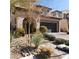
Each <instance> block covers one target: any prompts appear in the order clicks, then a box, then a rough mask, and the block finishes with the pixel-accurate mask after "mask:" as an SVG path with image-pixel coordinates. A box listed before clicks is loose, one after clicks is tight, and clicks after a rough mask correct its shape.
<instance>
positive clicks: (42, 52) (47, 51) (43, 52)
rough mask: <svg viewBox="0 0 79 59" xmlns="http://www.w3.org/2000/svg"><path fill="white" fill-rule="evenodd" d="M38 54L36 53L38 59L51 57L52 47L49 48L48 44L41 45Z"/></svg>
mask: <svg viewBox="0 0 79 59" xmlns="http://www.w3.org/2000/svg"><path fill="white" fill-rule="evenodd" d="M37 51H38V54H37V55H36V57H37V59H47V58H49V57H51V54H52V52H53V50H52V48H49V47H48V46H47V47H46V46H41V47H38V49H37Z"/></svg>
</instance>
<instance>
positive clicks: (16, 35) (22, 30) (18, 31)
mask: <svg viewBox="0 0 79 59" xmlns="http://www.w3.org/2000/svg"><path fill="white" fill-rule="evenodd" d="M24 34H25V30H24V29H23V28H18V29H17V30H16V31H15V33H14V36H15V38H18V37H20V36H24Z"/></svg>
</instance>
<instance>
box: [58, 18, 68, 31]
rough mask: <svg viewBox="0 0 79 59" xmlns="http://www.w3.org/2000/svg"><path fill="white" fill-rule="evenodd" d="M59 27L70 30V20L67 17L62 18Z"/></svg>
mask: <svg viewBox="0 0 79 59" xmlns="http://www.w3.org/2000/svg"><path fill="white" fill-rule="evenodd" d="M59 28H60V31H63V32H68V31H69V30H68V21H67V20H66V19H63V20H60V21H59Z"/></svg>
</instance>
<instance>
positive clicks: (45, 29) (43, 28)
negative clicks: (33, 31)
mask: <svg viewBox="0 0 79 59" xmlns="http://www.w3.org/2000/svg"><path fill="white" fill-rule="evenodd" d="M47 31H48V29H47V27H46V26H40V32H42V33H45V32H47Z"/></svg>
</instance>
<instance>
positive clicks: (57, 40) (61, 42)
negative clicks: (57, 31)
mask: <svg viewBox="0 0 79 59" xmlns="http://www.w3.org/2000/svg"><path fill="white" fill-rule="evenodd" d="M54 43H55V44H57V45H58V44H65V39H62V38H57V39H56V40H55V42H54Z"/></svg>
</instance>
